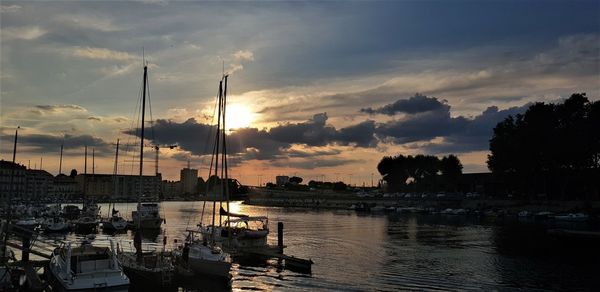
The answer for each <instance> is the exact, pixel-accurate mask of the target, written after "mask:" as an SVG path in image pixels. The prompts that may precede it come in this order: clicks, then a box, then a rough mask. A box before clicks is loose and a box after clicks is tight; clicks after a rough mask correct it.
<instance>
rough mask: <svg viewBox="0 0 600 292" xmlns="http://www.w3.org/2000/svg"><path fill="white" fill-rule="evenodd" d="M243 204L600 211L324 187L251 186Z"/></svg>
mask: <svg viewBox="0 0 600 292" xmlns="http://www.w3.org/2000/svg"><path fill="white" fill-rule="evenodd" d="M244 204H247V205H257V206H270V207H294V208H321V209H350V208H351V207H352V206H358V205H367V206H370V207H371V209H372V208H374V207H383V208H419V209H424V210H438V211H439V210H445V209H448V208H450V209H465V210H472V211H475V210H476V211H482V212H483V211H487V210H494V211H498V210H502V211H503V212H506V213H508V214H517V213H518V212H520V211H523V210H526V211H529V212H545V211H547V212H553V213H572V212H585V213H587V214H590V215H600V201H593V202H589V201H588V202H586V201H554V200H517V199H489V198H457V197H450V196H449V197H442V198H438V197H425V198H423V197H417V198H400V197H393V198H390V197H388V198H386V197H364V196H360V195H357V194H353V193H336V192H331V191H329V192H327V191H315V192H298V191H284V190H269V189H253V191H252V192H251V193H250V194H249V195H248V198H247V199H246V200H244Z"/></svg>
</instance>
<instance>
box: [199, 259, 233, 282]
mask: <svg viewBox="0 0 600 292" xmlns="http://www.w3.org/2000/svg"><path fill="white" fill-rule="evenodd" d="M188 264H189V267H190V269H192V271H194V273H196V274H203V275H209V276H214V277H220V278H229V277H230V275H229V271H230V270H231V263H230V262H222V261H211V260H205V259H194V258H190V259H188Z"/></svg>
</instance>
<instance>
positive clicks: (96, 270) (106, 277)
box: [47, 241, 129, 291]
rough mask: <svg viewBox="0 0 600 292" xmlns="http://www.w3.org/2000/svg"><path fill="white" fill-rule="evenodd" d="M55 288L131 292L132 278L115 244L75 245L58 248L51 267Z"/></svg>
mask: <svg viewBox="0 0 600 292" xmlns="http://www.w3.org/2000/svg"><path fill="white" fill-rule="evenodd" d="M47 274H48V278H49V279H50V281H51V282H52V283H54V285H53V288H54V289H57V290H59V291H60V290H62V291H98V290H110V291H127V290H128V288H129V278H127V276H126V275H125V274H124V273H123V270H122V269H121V266H120V265H119V263H118V261H117V258H116V255H115V253H114V248H113V243H112V241H111V247H110V248H108V247H97V246H93V245H90V244H83V245H81V246H79V247H75V248H71V244H70V243H68V244H67V245H66V246H63V247H59V248H56V249H55V250H54V252H53V253H52V257H51V259H50V264H49V267H48V269H47Z"/></svg>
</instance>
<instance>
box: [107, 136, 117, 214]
mask: <svg viewBox="0 0 600 292" xmlns="http://www.w3.org/2000/svg"><path fill="white" fill-rule="evenodd" d="M118 165H119V139H117V150H116V151H115V167H114V169H113V188H114V189H113V196H112V197H113V198H114V196H115V195H116V194H117V189H118V183H117V173H118V171H119V170H118ZM113 201H114V200H112V199H111V200H110V203H109V204H108V210H109V211H108V218H110V217H112V215H113V214H112V209H114V208H115V206H114V203H113ZM111 203H112V204H113V207H112V209H111V208H110V205H111Z"/></svg>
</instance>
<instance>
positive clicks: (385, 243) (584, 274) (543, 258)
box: [39, 202, 600, 291]
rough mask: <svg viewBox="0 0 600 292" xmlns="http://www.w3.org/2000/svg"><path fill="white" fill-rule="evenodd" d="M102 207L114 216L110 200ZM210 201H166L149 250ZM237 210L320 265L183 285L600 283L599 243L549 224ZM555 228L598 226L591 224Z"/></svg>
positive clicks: (345, 287) (531, 287)
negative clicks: (556, 232)
mask: <svg viewBox="0 0 600 292" xmlns="http://www.w3.org/2000/svg"><path fill="white" fill-rule="evenodd" d="M100 206H102V209H101V211H102V213H103V214H104V215H105V216H106V213H107V211H108V209H107V208H108V206H107V204H100ZM202 207H203V202H163V203H161V212H162V215H163V216H164V217H165V219H166V224H163V229H162V230H161V231H160V232H157V233H153V234H145V236H144V244H145V246H146V248H155V249H160V248H162V245H163V239H164V236H166V237H167V248H173V247H174V246H176V245H177V244H179V243H181V242H182V241H183V240H184V239H185V236H186V229H193V228H196V224H198V223H199V222H200V217H201V212H202ZM116 209H118V210H119V211H121V212H122V214H123V215H124V216H127V217H130V214H131V211H132V210H134V209H135V204H134V203H129V204H125V203H123V204H117V205H116ZM217 210H218V206H217ZM231 210H232V211H233V212H235V213H244V214H249V215H257V216H260V215H266V216H268V217H269V226H270V230H271V233H270V235H269V243H270V244H274V245H275V244H277V222H283V223H284V234H285V236H284V244H285V245H286V246H287V247H286V249H285V253H286V254H289V255H294V256H297V257H300V258H310V259H312V260H313V261H314V265H313V267H312V273H310V274H306V273H299V272H295V271H291V270H288V269H285V268H284V267H283V265H282V264H281V263H279V262H278V261H277V260H266V261H247V260H246V261H242V262H239V263H235V264H234V265H233V268H232V275H233V280H232V282H231V287H227V285H222V284H215V283H213V282H211V281H209V280H203V279H197V280H195V281H192V282H187V281H186V282H185V283H178V286H179V290H183V291H215V290H229V289H231V290H234V291H242V290H252V291H262V290H268V291H271V290H276V291H326V290H336V291H374V290H377V291H399V290H420V291H427V290H430V291H433V290H435V291H440V290H442V291H464V290H485V291H492V290H498V291H507V290H509V291H510V290H519V291H546V290H548V291H556V290H572V291H593V290H596V289H598V287H599V286H598V285H599V282H598V278H597V276H598V269H599V267H600V251H599V248H598V246H597V245H595V244H589V243H588V242H585V241H579V240H577V241H572V240H558V239H556V238H553V237H551V236H549V235H548V234H547V233H546V229H547V228H548V227H553V226H548V224H550V223H548V222H545V223H544V222H542V223H540V222H523V221H518V219H517V218H512V219H509V218H504V219H498V218H492V219H491V218H488V219H481V218H476V217H469V216H466V215H460V216H456V215H439V214H438V215H427V214H399V213H391V214H390V213H388V214H384V213H381V214H362V213H357V212H354V211H349V210H348V211H346V210H337V211H336V210H307V209H290V208H276V207H258V206H249V205H243V204H241V203H240V202H234V203H231ZM210 214H212V202H207V203H206V210H205V214H204V218H203V220H204V223H205V224H206V223H209V222H208V221H209V220H211V216H210ZM217 222H218V219H217ZM551 224H556V223H551ZM573 224H574V225H573ZM554 227H564V228H580V229H590V228H591V229H596V230H597V228H596V227H595V226H589V225H588V224H587V223H571V225H569V226H554ZM83 236H84V235H82V234H75V233H69V234H62V235H61V234H55V235H51V236H49V237H50V238H57V239H61V240H63V239H66V240H77V239H79V238H81V237H83ZM107 238H113V239H115V240H116V241H117V242H118V243H119V244H120V246H122V247H123V248H124V249H129V248H132V244H131V240H132V238H133V236H132V233H131V231H129V232H127V233H118V234H104V233H102V231H100V232H99V234H98V235H97V237H96V240H95V241H96V242H97V244H100V245H101V244H105V243H106V242H107V241H106V239H107ZM175 240H177V241H178V243H175ZM39 244H43V243H42V242H40V243H39ZM133 289H135V287H132V290H133Z"/></svg>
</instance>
